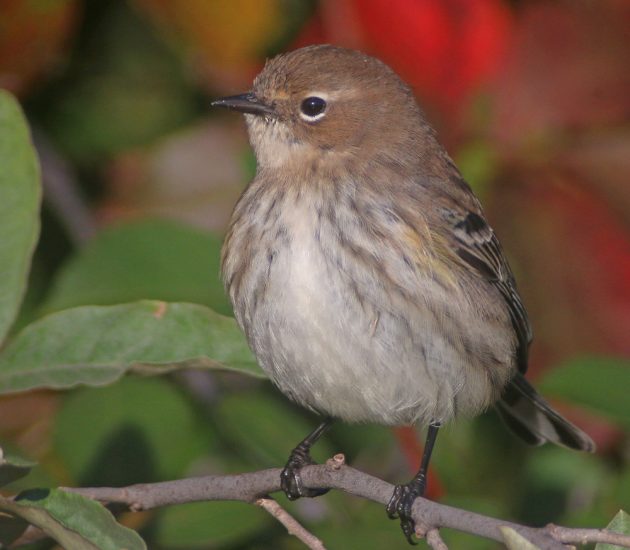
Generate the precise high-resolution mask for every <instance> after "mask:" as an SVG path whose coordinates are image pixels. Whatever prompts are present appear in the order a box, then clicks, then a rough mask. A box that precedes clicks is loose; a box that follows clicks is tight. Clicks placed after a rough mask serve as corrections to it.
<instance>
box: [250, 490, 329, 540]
mask: <svg viewBox="0 0 630 550" xmlns="http://www.w3.org/2000/svg"><path fill="white" fill-rule="evenodd" d="M254 504H256V506H260V507H261V508H263V509H264V510H266V511H267V512H269V513H270V514H271V515H272V516H273V517H274V518H276V519H277V520H278V521H279V522H280V523H282V525H284V526H285V527H286V528H287V531H288V532H289V535H293V536H295V537H297V538H298V539H300V540H301V541H302V542H303V543H304V544H306V546H308V547H309V548H311V550H326V547H325V546H324V544H323V543H322V541H321V540H319V539H318V538H317V537H316V536H315V535H313V533H310V532H309V531H307V530H306V529H305V528H304V527H303V526H302V525H301V524H300V523H299V522H298V520H296V519H295V518H294V517H293V516H292V515H291V514H289V512H287V511H286V510H285V509H284V508H283V507H282V506H280V505H279V504H278V503H277V502H276V501H275V500H273V499H272V498H259V499H258V500H257V501H256V502H255V503H254Z"/></svg>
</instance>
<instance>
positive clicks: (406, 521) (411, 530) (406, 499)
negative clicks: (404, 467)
mask: <svg viewBox="0 0 630 550" xmlns="http://www.w3.org/2000/svg"><path fill="white" fill-rule="evenodd" d="M425 486H426V478H425V477H424V476H422V477H415V478H414V479H412V480H411V481H410V482H409V483H407V484H406V485H396V488H395V489H394V494H393V495H392V498H390V499H389V502H388V503H387V507H386V508H385V510H386V511H387V515H388V516H389V518H390V519H396V518H400V527H401V528H402V530H403V533H404V535H405V537H406V539H407V542H409V544H417V543H416V542H415V541H414V540H413V535H414V534H415V532H416V523H415V521H414V520H413V518H412V517H411V508H412V507H413V503H414V502H415V500H416V499H417V498H418V497H421V496H422V495H424V489H425Z"/></svg>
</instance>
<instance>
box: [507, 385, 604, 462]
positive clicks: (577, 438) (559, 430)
mask: <svg viewBox="0 0 630 550" xmlns="http://www.w3.org/2000/svg"><path fill="white" fill-rule="evenodd" d="M495 406H496V409H497V411H498V412H499V416H501V418H502V419H503V421H504V422H505V423H506V424H507V426H508V427H509V428H510V429H511V430H512V431H513V432H514V433H515V434H516V435H518V436H519V437H520V438H522V439H523V440H525V442H526V443H529V444H530V445H542V444H543V443H545V442H547V441H550V442H551V443H555V444H556V445H561V446H563V447H568V448H569V449H576V450H578V451H587V452H589V453H592V452H594V451H595V443H593V440H592V439H591V438H590V437H589V436H588V435H586V434H585V433H584V432H583V431H582V430H580V429H579V428H578V427H577V426H574V425H573V424H571V422H569V421H568V420H566V419H564V418H563V417H562V416H560V415H559V414H558V413H557V412H556V411H554V410H553V409H552V408H551V407H550V406H549V404H548V403H547V402H546V401H545V400H544V399H543V398H542V397H541V396H540V394H539V393H538V392H537V391H536V390H535V389H534V388H533V387H532V386H531V384H530V383H529V382H527V380H525V377H524V376H523V375H522V374H520V373H518V374H517V375H516V376H515V377H514V378H513V379H512V380H511V381H510V383H509V384H508V386H507V388H506V389H505V390H504V392H503V395H502V396H501V399H500V400H499V401H498V402H497V403H496V405H495Z"/></svg>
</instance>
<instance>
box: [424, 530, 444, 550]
mask: <svg viewBox="0 0 630 550" xmlns="http://www.w3.org/2000/svg"><path fill="white" fill-rule="evenodd" d="M424 538H425V539H426V541H427V544H428V545H429V546H430V547H431V548H433V550H448V546H446V543H445V542H444V541H443V540H442V537H441V536H440V532H439V531H438V530H437V529H435V528H433V529H429V530H428V531H427V534H426V535H425V537H424Z"/></svg>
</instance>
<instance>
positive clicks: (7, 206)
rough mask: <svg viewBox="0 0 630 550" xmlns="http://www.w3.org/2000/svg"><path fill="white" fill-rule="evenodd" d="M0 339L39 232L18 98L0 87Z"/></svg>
mask: <svg viewBox="0 0 630 550" xmlns="http://www.w3.org/2000/svg"><path fill="white" fill-rule="evenodd" d="M0 166H1V167H2V168H1V169H0V235H2V238H0V343H1V342H2V341H3V340H4V338H5V336H6V334H7V333H8V331H9V329H10V328H11V324H12V323H13V321H14V319H15V317H16V315H17V313H18V310H19V308H20V303H21V302H22V297H23V296H24V292H25V290H26V283H27V278H28V271H29V268H30V265H31V257H32V255H33V250H34V249H35V244H36V243H37V237H38V235H39V205H40V201H41V186H40V181H39V165H38V163H37V158H36V155H35V151H34V149H33V146H32V144H31V140H30V134H29V130H28V126H27V124H26V120H25V118H24V115H23V114H22V111H21V109H20V107H19V105H18V103H17V101H16V100H15V99H14V98H13V97H12V96H11V95H10V94H9V93H8V92H6V91H3V90H0Z"/></svg>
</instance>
